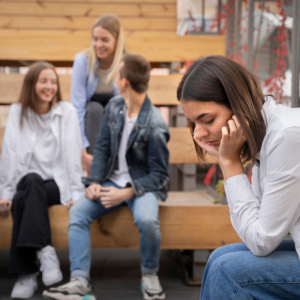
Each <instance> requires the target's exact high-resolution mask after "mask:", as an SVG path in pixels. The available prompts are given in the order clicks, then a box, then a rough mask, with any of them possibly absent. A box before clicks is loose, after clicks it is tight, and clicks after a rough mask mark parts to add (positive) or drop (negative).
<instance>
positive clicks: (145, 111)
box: [126, 95, 152, 152]
mask: <svg viewBox="0 0 300 300" xmlns="http://www.w3.org/2000/svg"><path fill="white" fill-rule="evenodd" d="M151 105H152V104H151V100H150V99H149V98H148V96H147V95H146V97H145V100H144V103H143V105H142V107H141V110H140V112H139V115H138V118H137V120H136V124H135V126H134V128H133V130H132V131H131V133H130V136H129V139H128V142H127V149H126V152H127V151H128V150H129V148H130V147H131V145H132V143H133V142H134V140H135V139H136V136H137V135H138V133H139V129H141V128H146V127H147V126H148V124H149V121H150V118H151Z"/></svg>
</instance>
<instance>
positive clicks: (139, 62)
mask: <svg viewBox="0 0 300 300" xmlns="http://www.w3.org/2000/svg"><path fill="white" fill-rule="evenodd" d="M122 61H123V62H124V65H123V67H122V69H121V70H120V77H121V78H126V79H127V80H128V81H129V82H130V85H131V87H132V89H133V90H134V91H136V92H137V93H144V92H146V91H147V89H148V83H149V79H150V64H149V62H148V60H147V59H146V58H145V57H144V56H142V55H139V54H132V53H128V54H125V55H124V57H123V59H122Z"/></svg>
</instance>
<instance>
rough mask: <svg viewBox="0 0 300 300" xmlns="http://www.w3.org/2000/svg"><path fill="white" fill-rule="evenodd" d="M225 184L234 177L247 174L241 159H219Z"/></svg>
mask: <svg viewBox="0 0 300 300" xmlns="http://www.w3.org/2000/svg"><path fill="white" fill-rule="evenodd" d="M219 165H220V167H221V170H222V173H223V176H224V180H225V182H226V181H227V180H228V179H229V178H231V177H234V176H237V175H242V174H245V171H244V167H243V164H242V162H241V160H240V159H238V160H222V159H219Z"/></svg>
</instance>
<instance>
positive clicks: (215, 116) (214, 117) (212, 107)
mask: <svg viewBox="0 0 300 300" xmlns="http://www.w3.org/2000/svg"><path fill="white" fill-rule="evenodd" d="M180 105H181V107H182V110H183V112H184V114H185V116H186V117H187V119H188V120H190V121H191V122H192V123H195V132H194V135H195V138H197V139H199V140H201V139H202V140H204V141H205V142H207V143H208V145H209V146H215V147H218V146H219V145H220V141H221V139H222V131H221V129H222V127H224V126H227V122H228V120H230V119H231V117H232V115H233V112H232V110H231V109H229V108H227V107H226V106H225V105H223V104H218V103H217V102H214V101H191V100H188V101H187V100H181V101H180Z"/></svg>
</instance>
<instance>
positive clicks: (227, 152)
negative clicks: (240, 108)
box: [219, 116, 247, 162]
mask: <svg viewBox="0 0 300 300" xmlns="http://www.w3.org/2000/svg"><path fill="white" fill-rule="evenodd" d="M246 141H247V140H246V137H245V135H244V132H243V129H242V128H241V126H240V123H239V121H238V119H237V117H236V116H233V117H232V119H230V120H229V121H228V127H225V126H224V127H222V139H221V142H220V148H219V155H220V160H221V162H225V161H226V162H237V161H241V159H240V156H241V151H242V148H243V146H244V144H245V142H246Z"/></svg>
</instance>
